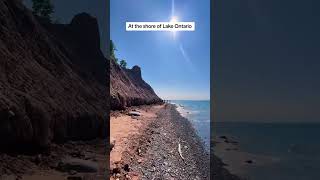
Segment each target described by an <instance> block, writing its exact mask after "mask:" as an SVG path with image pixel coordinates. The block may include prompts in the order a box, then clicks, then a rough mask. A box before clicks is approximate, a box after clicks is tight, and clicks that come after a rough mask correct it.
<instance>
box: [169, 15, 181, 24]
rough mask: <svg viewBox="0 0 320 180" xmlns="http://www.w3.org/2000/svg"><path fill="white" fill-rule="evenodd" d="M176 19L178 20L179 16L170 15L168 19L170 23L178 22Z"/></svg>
mask: <svg viewBox="0 0 320 180" xmlns="http://www.w3.org/2000/svg"><path fill="white" fill-rule="evenodd" d="M178 21H179V18H178V17H177V16H172V17H171V20H170V22H171V23H175V22H178Z"/></svg>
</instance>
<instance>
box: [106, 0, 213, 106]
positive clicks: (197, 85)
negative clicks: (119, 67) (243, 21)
mask: <svg viewBox="0 0 320 180" xmlns="http://www.w3.org/2000/svg"><path fill="white" fill-rule="evenodd" d="M110 3H111V6H110V9H111V10H110V11H111V12H110V15H111V24H110V31H111V39H112V40H113V41H114V43H115V45H116V48H117V50H118V51H117V52H116V56H117V58H119V59H125V60H126V61H127V62H128V66H129V67H130V68H131V67H132V66H134V65H139V66H140V67H141V69H142V76H143V79H144V80H145V81H146V82H147V83H149V84H150V85H151V86H152V87H153V89H154V90H155V91H156V93H157V94H158V95H159V96H160V97H161V98H164V99H187V100H203V99H209V98H210V1H209V0H202V1H197V0H174V2H173V1H172V0H135V1H132V0H111V1H110ZM172 4H174V8H172ZM172 9H174V10H173V12H172ZM172 13H173V14H174V16H177V17H178V19H179V21H194V22H195V23H196V31H194V32H178V33H177V34H176V37H175V38H173V34H172V32H126V31H125V22H127V21H162V22H163V21H170V19H171V17H172Z"/></svg>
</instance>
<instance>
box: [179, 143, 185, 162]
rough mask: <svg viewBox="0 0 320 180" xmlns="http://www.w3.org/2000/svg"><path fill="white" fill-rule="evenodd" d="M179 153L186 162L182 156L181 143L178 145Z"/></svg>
mask: <svg viewBox="0 0 320 180" xmlns="http://www.w3.org/2000/svg"><path fill="white" fill-rule="evenodd" d="M178 152H179V155H180V157H181V159H182V160H184V157H183V156H182V151H181V145H180V143H178Z"/></svg>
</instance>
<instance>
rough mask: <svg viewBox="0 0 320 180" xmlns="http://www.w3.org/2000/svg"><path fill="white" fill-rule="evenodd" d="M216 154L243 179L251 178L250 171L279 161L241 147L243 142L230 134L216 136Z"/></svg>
mask: <svg viewBox="0 0 320 180" xmlns="http://www.w3.org/2000/svg"><path fill="white" fill-rule="evenodd" d="M214 144H215V145H214V154H215V155H216V156H217V157H219V158H220V159H221V160H222V161H223V163H224V164H225V166H224V167H225V168H226V169H227V170H228V171H229V172H231V173H232V174H235V175H237V176H239V177H241V178H243V179H250V178H249V174H250V171H253V170H254V168H257V167H263V166H267V165H270V164H272V163H276V162H278V161H279V159H277V158H276V157H270V156H265V155H259V154H252V153H248V152H245V151H243V150H242V149H241V142H238V141H237V140H235V138H233V137H231V136H229V135H223V136H219V137H215V138H214Z"/></svg>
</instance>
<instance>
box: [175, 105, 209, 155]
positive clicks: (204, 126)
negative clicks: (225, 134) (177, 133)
mask: <svg viewBox="0 0 320 180" xmlns="http://www.w3.org/2000/svg"><path fill="white" fill-rule="evenodd" d="M171 102H172V103H175V104H177V105H178V106H179V105H182V107H179V108H178V110H180V112H181V113H182V115H183V116H185V117H186V118H188V119H189V120H190V121H191V123H192V124H193V126H194V127H195V129H196V130H197V132H198V135H199V136H200V137H201V138H202V140H203V141H204V142H205V144H206V147H207V148H208V149H209V147H210V101H190V100H176V101H171Z"/></svg>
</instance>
